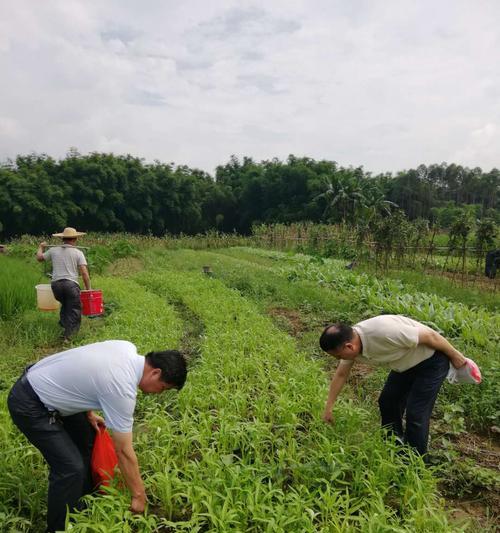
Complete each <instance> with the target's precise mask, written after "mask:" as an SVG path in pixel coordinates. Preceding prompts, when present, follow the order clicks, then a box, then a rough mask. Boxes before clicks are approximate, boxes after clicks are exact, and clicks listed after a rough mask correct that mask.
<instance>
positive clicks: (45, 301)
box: [35, 283, 61, 311]
mask: <svg viewBox="0 0 500 533" xmlns="http://www.w3.org/2000/svg"><path fill="white" fill-rule="evenodd" d="M35 289H36V303H37V305H38V309H41V310H42V311H57V310H58V309H59V307H60V305H61V304H60V303H59V302H58V301H57V300H56V299H55V298H54V293H53V292H52V287H51V286H50V284H48V283H42V284H40V285H36V286H35Z"/></svg>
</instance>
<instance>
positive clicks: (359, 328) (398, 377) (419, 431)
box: [320, 315, 466, 455]
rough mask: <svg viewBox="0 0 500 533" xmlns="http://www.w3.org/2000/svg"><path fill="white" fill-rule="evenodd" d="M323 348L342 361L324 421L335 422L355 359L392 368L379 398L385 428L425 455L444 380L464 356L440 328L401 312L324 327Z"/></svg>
mask: <svg viewBox="0 0 500 533" xmlns="http://www.w3.org/2000/svg"><path fill="white" fill-rule="evenodd" d="M320 346H321V348H322V349H323V350H324V351H325V352H327V353H328V354H329V355H333V356H334V357H336V358H337V359H339V360H340V363H339V365H338V367H337V370H336V371H335V373H334V375H333V377H332V381H331V384H330V390H329V393H328V399H327V401H326V405H325V412H324V414H323V419H324V420H325V421H326V422H330V423H331V422H332V420H333V417H332V409H333V405H334V403H335V400H336V399H337V396H338V395H339V393H340V391H341V390H342V388H343V386H344V384H345V383H346V381H347V378H348V377H349V373H350V371H351V368H352V365H353V364H354V362H355V361H361V362H363V363H367V364H369V365H374V366H385V367H389V368H390V369H391V372H390V373H389V376H388V378H387V381H386V383H385V385H384V388H383V390H382V393H381V394H380V397H379V401H378V403H379V407H380V413H381V415H382V426H383V427H386V428H388V429H389V431H390V432H392V433H393V434H395V435H396V436H397V437H398V438H399V439H401V440H402V441H403V442H406V443H407V444H409V445H410V446H412V447H414V448H415V449H416V450H417V451H418V453H420V454H422V455H423V454H425V453H426V451H427V441H428V437H429V421H430V416H431V412H432V409H433V407H434V402H435V401H436V397H437V394H438V392H439V389H440V388H441V384H442V383H443V381H444V379H445V378H446V376H447V374H448V370H449V367H450V363H451V364H452V365H453V366H454V367H455V368H460V367H461V366H463V365H464V364H465V362H466V360H465V357H464V356H463V355H462V354H461V353H460V352H459V351H458V350H457V349H455V348H454V347H453V346H452V345H451V344H450V343H449V342H448V341H447V340H446V339H445V338H444V337H443V336H442V335H440V334H439V333H438V332H437V331H434V330H433V329H431V328H429V327H427V326H425V325H424V324H421V323H420V322H417V321H416V320H413V319H411V318H408V317H405V316H402V315H381V316H377V317H374V318H370V319H368V320H364V321H362V322H358V323H357V324H355V325H354V326H349V325H347V324H343V323H338V324H332V325H330V326H328V327H326V328H325V330H324V331H323V333H322V335H321V338H320ZM405 411H406V427H405V429H404V430H403V414H404V413H405Z"/></svg>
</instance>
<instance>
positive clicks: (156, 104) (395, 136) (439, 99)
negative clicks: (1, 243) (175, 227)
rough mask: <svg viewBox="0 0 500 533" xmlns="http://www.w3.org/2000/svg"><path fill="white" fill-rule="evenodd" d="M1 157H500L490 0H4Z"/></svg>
mask: <svg viewBox="0 0 500 533" xmlns="http://www.w3.org/2000/svg"><path fill="white" fill-rule="evenodd" d="M0 6H1V13H0V72H1V80H2V81H1V82H0V159H1V160H5V159H6V158H8V157H15V156H16V155H17V154H20V153H23V154H24V153H28V152H31V151H36V152H45V153H48V154H50V155H52V156H54V157H57V158H59V157H64V155H65V153H66V152H67V151H68V149H69V148H70V147H72V146H74V147H77V148H78V150H79V151H80V152H81V153H87V152H89V151H104V152H114V153H116V154H126V153H130V154H132V155H134V156H139V157H144V158H145V159H146V160H147V161H152V160H154V159H159V160H160V161H162V162H175V163H177V164H186V165H189V166H191V167H197V168H202V169H204V170H207V171H209V172H213V171H214V168H215V166H216V165H217V164H222V163H225V162H227V161H228V159H229V157H230V155H231V154H235V155H237V156H243V155H248V156H251V157H253V158H255V159H256V160H261V159H269V158H272V157H278V158H280V159H283V158H286V157H287V156H288V154H295V155H297V156H302V155H306V156H309V157H313V158H316V159H329V160H335V161H337V162H339V163H340V164H342V165H353V166H358V165H363V166H364V168H365V169H366V170H368V171H372V172H380V171H397V170H402V169H404V168H410V167H415V166H416V165H418V164H419V163H440V162H442V161H446V162H449V163H451V162H455V163H460V164H463V165H467V166H471V167H473V166H480V167H481V168H482V169H483V170H486V171H487V170H490V169H491V168H492V167H499V166H500V1H499V0H470V1H469V0H415V1H409V0H303V1H302V0H267V1H231V0H210V1H208V0H200V1H194V0H182V1H181V0H175V1H173V0H140V1H139V0H107V1H106V0H98V1H97V0H95V1H92V0H43V1H40V0H0Z"/></svg>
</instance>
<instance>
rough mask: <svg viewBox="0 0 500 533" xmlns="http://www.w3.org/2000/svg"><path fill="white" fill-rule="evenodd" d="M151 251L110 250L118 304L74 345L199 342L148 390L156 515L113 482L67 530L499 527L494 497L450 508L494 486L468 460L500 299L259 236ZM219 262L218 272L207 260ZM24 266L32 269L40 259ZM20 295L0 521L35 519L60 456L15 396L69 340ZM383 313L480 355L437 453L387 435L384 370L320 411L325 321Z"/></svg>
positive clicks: (482, 416)
mask: <svg viewBox="0 0 500 533" xmlns="http://www.w3.org/2000/svg"><path fill="white" fill-rule="evenodd" d="M137 255H138V258H137V260H136V263H134V268H130V269H128V268H123V264H122V265H121V267H120V266H119V265H117V264H112V265H110V266H108V268H107V269H103V273H102V275H100V276H99V277H97V276H93V286H94V287H98V288H102V289H103V291H104V296H105V302H106V313H105V316H104V317H103V318H99V319H94V320H89V319H84V322H83V325H82V330H81V332H80V334H79V336H78V338H77V339H76V340H75V341H74V344H75V345H76V344H86V343H89V342H95V341H98V340H105V339H117V338H120V339H126V340H130V341H132V342H134V343H135V344H137V346H138V348H139V352H140V353H146V352H147V351H149V350H152V349H162V348H177V349H181V350H184V351H186V352H187V353H188V354H189V365H190V373H189V376H188V381H187V383H186V386H185V388H184V389H183V390H182V391H181V392H180V393H175V392H167V393H165V394H163V395H161V396H144V395H140V396H139V401H138V405H137V410H136V424H135V429H134V431H135V435H134V440H135V446H136V450H137V453H138V456H139V461H140V464H141V469H142V473H143V477H144V480H145V484H146V488H147V492H148V498H149V505H148V509H147V512H146V513H145V515H132V514H131V513H130V512H129V511H128V501H129V497H128V494H127V491H126V489H125V488H124V487H123V485H122V484H121V483H120V481H119V480H117V481H116V483H115V484H114V485H113V486H112V487H111V488H110V489H108V490H107V492H106V494H104V495H99V496H96V497H90V498H89V499H88V506H87V508H86V510H85V511H83V512H81V513H78V514H75V515H74V516H73V517H72V522H71V524H70V529H69V531H74V532H84V531H85V532H94V531H96V532H97V531H102V532H116V533H119V532H120V533H121V532H128V531H130V532H154V531H158V532H171V531H186V532H187V531H189V532H208V531H211V532H224V531H227V532H255V533H257V532H283V533H285V532H286V533H288V532H333V533H335V532H351V531H353V532H354V531H362V532H364V531H369V532H380V533H382V532H389V531H393V532H422V533H424V532H425V533H427V532H447V531H450V532H451V531H475V530H476V531H477V527H478V524H479V525H480V526H481V528H482V530H484V531H488V530H491V531H493V530H494V529H493V528H494V527H495V526H494V517H493V511H494V510H493V509H491V511H488V509H489V507H488V505H490V503H489V500H488V499H487V498H486V499H484V502H485V503H484V504H483V509H484V510H485V511H484V514H485V516H484V517H474V516H472V517H471V516H465V517H462V516H460V517H457V515H456V513H454V512H453V511H452V507H453V506H454V505H455V504H460V502H459V501H458V500H459V498H461V497H464V496H467V495H468V494H471V495H472V496H471V497H475V498H478V497H479V496H480V495H481V490H484V491H485V492H488V493H489V492H492V491H494V490H496V489H495V487H498V475H497V473H495V470H494V469H493V468H486V467H485V466H484V467H483V466H481V465H473V466H468V467H466V468H462V469H456V468H455V464H457V463H458V462H459V461H458V458H459V455H458V454H459V453H460V452H459V443H460V439H461V438H462V437H463V436H464V435H467V433H466V431H472V430H474V431H475V432H477V433H478V434H481V435H483V437H484V439H486V438H487V437H486V436H487V434H488V431H489V428H490V427H491V426H494V425H495V424H497V420H496V419H495V416H497V415H498V413H497V409H496V407H497V405H496V402H497V399H496V398H498V386H497V385H496V384H495V381H494V379H493V375H494V374H495V373H496V372H497V370H498V355H499V353H498V331H500V328H499V327H498V326H500V322H499V317H498V314H497V313H496V312H495V311H494V310H492V309H486V308H480V307H474V308H473V307H469V306H466V305H464V304H462V303H460V302H458V301H453V300H447V299H443V298H437V297H436V296H435V295H432V294H428V293H423V292H419V290H418V287H406V286H403V285H402V284H401V283H399V282H397V281H394V280H392V281H391V280H386V281H384V280H382V279H376V278H373V277H371V276H367V275H364V274H362V273H358V272H351V271H347V270H346V269H345V262H342V261H334V260H319V259H317V258H311V257H308V256H301V255H290V254H279V253H276V252H269V251H266V250H256V249H249V248H233V249H223V250H215V251H193V250H183V249H179V250H167V249H165V248H163V247H161V246H159V245H158V244H157V243H155V244H154V246H153V245H152V246H150V247H145V249H141V250H140V252H137ZM207 265H210V267H211V270H212V274H211V275H206V274H203V272H202V270H203V268H202V267H203V266H207ZM0 268H1V266H0ZM25 269H26V272H29V275H28V274H27V278H26V279H27V281H26V283H30V284H31V283H32V280H33V279H34V277H33V276H34V274H33V268H32V265H31V264H29V263H25ZM18 307H19V310H18V311H16V312H10V315H9V316H8V317H7V318H5V319H2V323H1V325H0V340H1V341H2V343H3V344H4V346H6V349H5V351H4V354H3V356H2V357H1V358H0V369H1V370H2V372H1V376H2V381H1V391H0V421H1V424H0V427H1V430H0V463H1V467H2V472H3V475H2V481H1V482H0V530H2V531H33V532H35V533H38V532H41V531H43V528H44V509H45V497H46V467H45V465H44V463H43V460H42V459H41V457H40V455H39V453H38V452H37V450H35V449H34V448H33V447H31V446H30V445H29V444H28V443H27V442H26V441H25V439H24V438H23V437H22V436H21V435H20V434H19V432H18V431H17V430H16V428H15V427H13V425H12V423H11V422H10V418H9V416H8V412H7V410H6V396H7V392H8V388H9V387H10V385H11V384H12V383H13V381H14V380H15V378H16V376H17V375H18V374H19V373H20V372H21V371H22V368H23V366H24V365H25V364H26V363H27V362H31V361H35V360H37V359H39V358H40V357H42V356H43V355H45V354H49V353H53V352H54V351H57V350H59V349H61V346H60V344H59V341H58V333H59V331H58V328H57V324H56V323H57V318H56V315H55V314H49V313H47V314H42V313H40V312H38V311H36V310H34V309H33V306H32V307H31V308H29V306H28V307H26V306H23V305H19V306H18ZM379 312H395V313H403V314H408V315H409V316H413V317H414V318H416V319H417V320H421V321H424V322H426V323H429V324H430V325H433V326H434V327H436V328H438V329H440V330H441V331H442V332H443V333H445V334H446V335H447V336H448V337H450V339H451V340H452V341H453V342H454V344H456V345H457V347H459V348H460V349H462V350H463V351H464V352H465V353H467V354H468V355H470V356H471V357H473V358H474V359H476V360H477V361H478V362H479V363H480V364H481V366H482V370H483V376H484V378H485V382H484V386H481V387H477V388H474V387H469V388H467V389H465V388H464V389H458V388H452V387H451V386H446V387H445V390H444V392H443V394H442V395H441V397H440V400H439V405H438V406H437V415H436V417H435V420H434V421H433V430H432V431H433V434H434V439H433V441H432V442H431V450H432V451H433V452H434V453H435V455H436V462H435V465H434V466H431V467H429V466H425V465H424V464H423V462H422V461H421V459H420V458H418V457H416V456H414V455H412V454H409V455H408V454H401V453H399V450H398V448H397V447H396V446H395V445H394V444H393V443H391V442H388V441H387V440H384V438H383V436H382V434H381V431H380V430H379V428H378V415H377V412H376V409H375V407H376V406H375V402H374V397H375V396H374V395H375V394H376V391H377V390H378V388H379V387H380V384H381V381H382V379H383V376H384V373H383V372H381V371H376V372H374V373H367V374H366V375H363V376H361V377H360V376H358V377H357V378H356V379H354V381H353V383H352V384H351V386H350V387H348V388H347V390H346V392H345V394H344V395H343V396H342V397H341V399H340V400H339V402H338V405H337V407H336V411H335V414H336V419H335V423H334V425H333V426H329V425H326V424H325V423H324V422H322V420H321V413H322V410H323V405H324V401H325V399H326V394H327V389H328V374H327V372H326V371H325V370H329V369H331V367H332V362H331V361H329V360H328V358H325V357H324V356H323V355H322V354H320V352H319V349H318V347H317V338H318V336H319V333H320V332H321V329H322V327H323V325H324V324H325V323H327V322H330V321H333V320H338V319H343V320H351V321H355V320H360V319H363V318H366V317H368V316H373V315H374V314H377V313H379ZM495 395H496V398H495ZM464 461H465V462H466V461H467V460H466V459H464ZM474 468H475V470H474ZM460 476H462V477H461V478H460ZM481 476H482V477H481ZM460 479H461V480H462V481H461V485H460V481H459V480H460ZM473 479H476V482H475V483H476V484H474V482H473ZM478 479H479V481H478ZM443 483H444V485H443ZM446 483H448V485H450V486H451V487H452V488H453V485H454V484H455V485H456V488H455V492H456V497H457V502H455V503H454V504H452V503H451V502H450V500H449V499H448V500H447V499H445V498H444V496H445V495H446V496H447V497H448V496H449V494H448V493H446V494H445V493H444V492H443V491H444V488H443V487H447V485H446ZM467 491H469V492H467ZM488 512H490V516H486V515H487V513H488Z"/></svg>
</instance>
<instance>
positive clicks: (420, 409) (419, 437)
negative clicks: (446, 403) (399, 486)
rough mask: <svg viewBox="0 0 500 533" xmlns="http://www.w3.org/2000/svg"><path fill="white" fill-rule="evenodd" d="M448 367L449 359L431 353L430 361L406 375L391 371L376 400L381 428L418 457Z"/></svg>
mask: <svg viewBox="0 0 500 533" xmlns="http://www.w3.org/2000/svg"><path fill="white" fill-rule="evenodd" d="M449 367H450V360H449V359H448V357H446V355H444V354H443V353H442V352H434V355H432V356H431V357H430V358H429V359H426V360H425V361H422V362H421V363H419V364H418V365H416V366H414V367H413V368H410V369H408V370H406V371H405V372H395V371H394V370H392V371H391V372H390V373H389V376H388V377H387V380H386V382H385V385H384V388H383V390H382V393H381V394H380V397H379V399H378V403H379V407H380V414H381V415H382V426H383V427H385V428H387V429H388V430H389V432H390V433H392V434H394V435H396V436H397V437H399V438H400V439H401V440H402V441H403V442H406V443H407V444H409V445H410V446H412V447H413V448H415V449H416V450H417V452H418V453H419V454H421V455H424V454H425V453H426V452H427V441H428V439H429V423H430V418H431V413H432V409H433V407H434V403H435V401H436V397H437V395H438V392H439V389H440V388H441V384H442V383H443V381H444V379H445V378H446V376H447V374H448V370H449ZM405 411H406V428H405V429H404V430H403V415H404V413H405Z"/></svg>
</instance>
